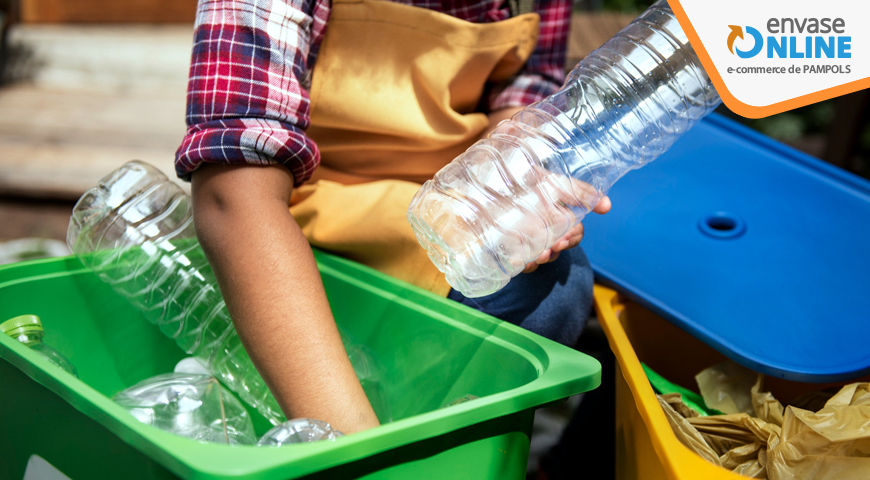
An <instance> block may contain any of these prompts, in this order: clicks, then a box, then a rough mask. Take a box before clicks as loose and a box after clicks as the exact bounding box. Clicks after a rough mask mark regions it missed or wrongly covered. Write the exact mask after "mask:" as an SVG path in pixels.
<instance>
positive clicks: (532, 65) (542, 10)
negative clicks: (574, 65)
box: [486, 0, 572, 111]
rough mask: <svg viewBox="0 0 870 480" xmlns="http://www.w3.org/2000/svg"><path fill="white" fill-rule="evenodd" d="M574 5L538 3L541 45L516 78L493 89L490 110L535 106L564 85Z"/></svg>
mask: <svg viewBox="0 0 870 480" xmlns="http://www.w3.org/2000/svg"><path fill="white" fill-rule="evenodd" d="M571 6H572V4H571V1H570V0H536V1H535V3H534V11H535V12H537V13H538V14H539V15H540V16H541V29H540V33H539V34H538V44H537V45H536V46H535V50H534V51H533V52H532V54H531V56H529V59H528V61H527V62H526V65H525V66H524V67H523V69H522V70H521V71H520V73H519V74H518V75H517V76H515V77H514V78H512V79H511V80H509V81H506V82H502V83H499V84H495V85H491V86H490V88H489V91H488V94H487V98H486V105H487V109H488V111H494V110H499V109H502V108H507V107H523V106H526V105H529V104H532V103H535V102H537V101H540V100H543V99H544V98H546V97H547V96H548V95H550V94H552V93H555V92H556V91H557V90H558V89H559V88H560V87H561V86H562V82H564V81H565V54H566V51H567V43H568V30H569V27H570V25H571Z"/></svg>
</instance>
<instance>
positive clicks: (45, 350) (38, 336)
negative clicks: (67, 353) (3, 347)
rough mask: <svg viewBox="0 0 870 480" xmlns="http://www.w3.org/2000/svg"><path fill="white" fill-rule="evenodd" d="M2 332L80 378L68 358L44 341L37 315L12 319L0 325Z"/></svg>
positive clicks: (40, 322) (43, 332) (43, 333)
mask: <svg viewBox="0 0 870 480" xmlns="http://www.w3.org/2000/svg"><path fill="white" fill-rule="evenodd" d="M0 332H3V333H5V334H6V335H9V336H10V337H12V338H14V339H15V340H18V341H19V342H21V343H23V344H24V345H27V346H28V347H30V349H31V350H33V351H35V352H36V353H38V354H40V355H42V356H43V357H44V358H45V359H46V360H48V361H49V362H51V363H52V364H53V365H56V366H58V367H59V368H61V369H62V370H64V371H66V372H69V373H70V374H72V375H73V376H74V377H78V376H79V373H78V372H77V371H76V367H75V366H73V364H72V363H70V361H69V360H67V358H66V357H64V356H63V355H61V353H60V352H58V351H57V350H55V349H54V348H52V347H50V346H48V345H46V344H45V343H44V342H43V341H42V337H43V336H45V330H44V329H43V327H42V320H40V319H39V317H37V316H36V315H19V316H17V317H15V318H10V319H9V320H6V321H5V322H3V323H2V324H0Z"/></svg>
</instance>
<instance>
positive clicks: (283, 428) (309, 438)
mask: <svg viewBox="0 0 870 480" xmlns="http://www.w3.org/2000/svg"><path fill="white" fill-rule="evenodd" d="M343 436H344V434H343V433H341V432H339V431H338V430H335V429H333V428H332V426H331V425H330V424H328V423H326V422H324V421H321V420H314V419H312V418H294V419H293V420H287V421H286V422H284V423H282V424H281V425H278V426H277V427H273V428H272V429H271V430H269V431H268V432H266V433H265V434H264V435H263V437H262V438H260V441H259V442H257V445H258V446H261V447H263V446H268V447H280V446H282V445H290V444H294V443H311V442H319V441H321V440H330V441H334V440H335V439H336V438H339V437H343Z"/></svg>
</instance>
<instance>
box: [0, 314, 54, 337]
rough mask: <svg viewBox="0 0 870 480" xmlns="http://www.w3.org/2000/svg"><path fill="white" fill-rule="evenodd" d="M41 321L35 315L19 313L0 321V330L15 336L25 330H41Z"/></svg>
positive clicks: (25, 331)
mask: <svg viewBox="0 0 870 480" xmlns="http://www.w3.org/2000/svg"><path fill="white" fill-rule="evenodd" d="M43 331H44V330H43V329H42V321H40V320H39V317H37V316H36V315H19V316H17V317H15V318H10V319H9V320H6V321H5V322H3V323H0V332H3V333H5V334H6V335H9V336H10V337H17V336H19V335H21V334H23V333H27V332H43Z"/></svg>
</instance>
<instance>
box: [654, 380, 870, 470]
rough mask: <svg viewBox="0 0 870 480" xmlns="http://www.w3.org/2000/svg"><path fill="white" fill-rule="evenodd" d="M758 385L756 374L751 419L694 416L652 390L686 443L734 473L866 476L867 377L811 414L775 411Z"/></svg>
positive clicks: (869, 455) (869, 463)
mask: <svg viewBox="0 0 870 480" xmlns="http://www.w3.org/2000/svg"><path fill="white" fill-rule="evenodd" d="M762 386H763V376H761V375H759V376H758V379H757V380H756V383H755V385H753V386H752V388H751V390H750V396H751V402H752V407H753V410H754V413H755V416H754V417H753V416H750V415H748V414H745V413H738V414H731V415H715V416H709V417H698V416H695V415H694V414H693V413H692V412H691V409H689V408H688V407H686V406H685V405H682V402H681V401H680V398H679V395H678V394H672V395H667V396H661V395H659V403H660V404H661V405H662V408H663V410H664V411H665V414H666V416H667V417H668V421H669V422H670V424H671V427H672V428H673V429H674V433H675V434H676V436H677V438H679V439H680V441H681V442H682V443H683V444H684V445H686V447H688V448H689V449H691V450H692V451H694V452H695V453H697V454H698V455H700V456H701V457H703V458H704V459H706V460H707V461H709V462H710V463H713V464H716V465H719V466H721V467H723V468H727V469H729V470H733V471H734V472H735V473H738V474H741V475H744V476H747V477H751V478H761V479H769V480H786V479H808V480H809V479H813V480H834V479H836V480H858V479H862V480H863V479H866V478H870V383H856V384H852V385H847V386H845V387H843V388H842V389H841V390H840V391H839V393H837V394H836V395H834V396H833V397H832V398H831V399H830V400H828V402H827V403H826V404H825V406H824V407H823V408H822V409H821V410H819V411H818V412H816V413H813V412H810V411H808V410H804V409H800V408H796V407H791V406H790V407H788V408H785V409H783V407H782V404H780V402H779V401H777V400H776V399H775V398H774V397H773V395H771V394H770V393H769V392H762V391H761V390H762ZM687 410H688V412H689V413H688V415H686V414H685V412H686V411H687ZM681 413H683V414H681Z"/></svg>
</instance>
